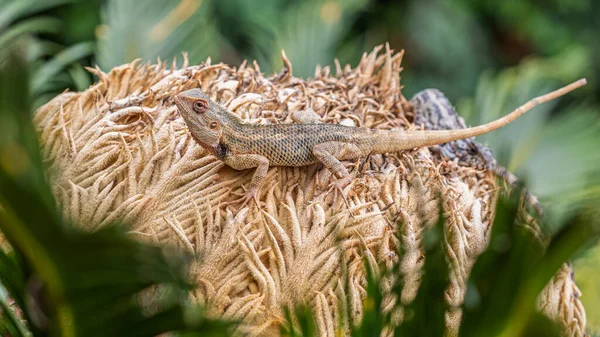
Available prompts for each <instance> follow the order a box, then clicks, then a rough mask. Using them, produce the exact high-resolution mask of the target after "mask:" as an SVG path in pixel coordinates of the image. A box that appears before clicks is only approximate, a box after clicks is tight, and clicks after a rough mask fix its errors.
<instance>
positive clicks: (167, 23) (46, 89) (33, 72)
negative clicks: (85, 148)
mask: <svg viewBox="0 0 600 337" xmlns="http://www.w3.org/2000/svg"><path fill="white" fill-rule="evenodd" d="M599 16H600V2H599V1H595V0H550V1H536V2H531V1H521V0H505V1H501V2H498V1H491V0H484V1H477V0H451V1H441V0H402V1H392V0H264V1H260V2H257V1H252V0H226V1H220V0H144V1H142V0H137V1H136V0H0V50H7V48H8V47H9V46H11V45H13V44H15V43H16V42H19V45H20V48H21V51H20V55H21V56H22V58H23V60H25V61H27V63H28V65H29V70H30V71H29V73H28V75H26V76H27V77H28V79H29V80H30V85H29V87H28V89H27V90H28V91H29V98H28V99H27V101H28V102H30V106H31V107H32V108H35V107H38V106H40V105H41V104H43V103H45V102H47V101H48V100H49V99H50V98H52V97H54V96H55V95H56V94H58V93H60V92H62V91H63V90H65V89H67V88H68V89H70V90H83V89H85V88H86V87H87V86H89V85H90V84H91V83H92V82H93V80H94V79H93V77H92V76H91V75H90V74H89V73H87V72H86V71H85V70H84V66H93V65H95V64H98V65H99V66H100V67H101V68H102V69H103V70H105V71H107V70H109V69H110V68H111V67H113V66H116V65H119V64H123V63H127V62H131V61H132V60H134V59H135V58H142V59H143V60H144V61H152V62H154V61H156V60H157V58H160V59H161V60H167V61H168V62H171V61H172V60H173V59H174V58H178V59H179V64H181V60H182V57H181V52H184V51H187V52H188V53H189V59H190V63H191V64H197V63H199V62H201V61H202V60H204V59H206V58H207V57H209V56H210V57H211V58H212V59H213V61H215V62H219V61H224V62H228V63H231V64H237V63H239V62H241V60H242V59H249V60H253V59H256V60H257V62H258V63H259V65H260V66H261V67H262V69H263V71H265V72H276V71H279V69H280V67H281V57H280V50H281V49H282V48H283V49H285V51H286V53H287V55H288V57H289V58H290V60H291V61H292V64H293V65H294V75H296V76H301V77H305V78H306V77H309V76H311V74H312V73H313V71H314V67H315V65H316V64H321V65H332V64H333V61H332V60H333V59H334V58H335V57H337V58H339V60H340V62H341V63H342V64H345V63H351V64H353V65H354V64H356V62H357V61H358V60H359V58H360V57H361V55H362V53H363V52H364V51H368V50H371V49H372V48H373V47H374V46H375V45H379V44H382V43H384V42H386V41H389V42H390V45H391V47H392V48H393V49H396V50H400V49H404V48H405V49H406V54H405V57H404V60H403V66H404V68H405V70H404V71H403V73H402V83H403V85H404V86H405V90H404V95H405V96H406V97H410V96H411V95H412V94H414V93H415V92H417V91H419V90H421V89H424V88H426V87H436V88H438V89H440V90H442V91H443V92H445V93H446V94H447V96H448V97H450V98H451V100H452V101H453V102H455V104H456V105H457V110H458V112H459V114H461V115H462V116H465V118H466V120H467V121H468V124H471V125H475V124H480V123H482V122H485V121H489V120H492V119H494V118H496V117H498V116H500V115H503V114H506V113H507V112H509V111H510V110H511V109H513V108H514V107H516V106H518V105H520V104H521V103H523V102H525V101H526V100H528V99H529V98H531V97H533V96H535V95H537V94H540V93H542V92H545V91H548V90H549V89H554V88H556V87H558V86H560V85H562V84H565V83H566V82H568V81H571V80H573V79H576V78H578V77H580V76H585V77H587V79H588V82H589V84H588V85H587V86H586V87H584V88H583V89H580V90H578V91H576V92H574V93H572V94H570V95H568V96H566V97H563V98H561V99H560V100H559V101H555V102H552V103H549V104H545V105H543V106H540V107H536V108H535V109H534V110H533V111H531V112H530V113H528V114H527V115H526V116H524V117H522V118H520V119H519V122H518V123H513V124H511V125H509V126H508V127H506V128H503V129H502V130H501V131H498V132H494V133H492V134H488V135H485V136H483V137H481V140H483V141H485V142H487V143H488V144H489V146H490V148H491V149H492V150H493V151H494V153H495V154H496V156H497V157H498V160H499V162H500V163H501V164H503V165H505V166H507V167H508V168H509V169H510V170H512V171H513V172H515V173H516V174H517V176H519V177H522V178H525V179H526V180H527V182H528V186H529V187H530V189H531V190H532V193H533V194H534V195H537V196H539V198H540V200H541V203H542V205H543V206H544V208H545V209H546V211H547V213H549V217H548V218H549V219H550V220H552V223H551V224H550V226H551V227H552V228H553V229H554V231H555V232H559V231H560V230H561V228H560V226H559V224H561V223H564V222H565V221H566V219H570V218H571V217H572V216H573V215H574V214H578V213H579V212H580V211H581V210H586V209H590V208H594V207H596V208H597V205H598V204H600V184H599V180H600V161H599V159H600V158H599V157H600V154H599V152H598V151H597V149H598V148H599V147H600V138H599V137H595V135H597V134H598V131H600V130H599V129H600V118H599V114H600V112H599V111H600V108H599V107H600V86H599V85H598V83H599V80H600V63H599V62H597V60H598V59H600V39H598V37H597V35H598V31H600V20H598V19H597V18H598V17H599ZM5 62H6V60H5V59H4V58H2V59H0V65H2V64H4V63H5ZM23 75H24V74H21V76H23ZM19 98H21V99H25V98H24V97H22V96H19ZM21 110H22V111H23V113H24V114H26V112H28V111H31V110H32V109H21ZM34 162H35V161H34ZM39 186H41V185H39ZM46 198H48V197H46ZM582 256H583V257H582V259H581V260H578V261H576V263H575V265H576V266H587V265H590V263H594V262H593V261H598V258H599V256H600V251H599V250H598V248H595V249H592V250H590V251H589V252H588V253H586V254H583V255H582ZM577 277H578V282H579V284H580V286H581V288H582V291H583V293H584V296H583V297H582V300H583V301H584V304H585V305H586V308H588V310H589V312H590V313H597V312H598V308H600V294H599V293H598V291H597V289H598V287H597V286H596V285H597V284H595V283H594V282H592V281H591V280H596V279H598V278H600V272H599V271H598V270H597V268H585V267H582V268H581V270H579V271H578V272H577ZM5 286H6V284H5ZM2 298H3V292H2V291H1V290H0V299H2ZM0 302H1V301H0ZM588 319H589V322H590V325H591V326H593V327H595V328H596V329H597V330H598V331H600V314H595V315H592V314H590V315H589V317H588Z"/></svg>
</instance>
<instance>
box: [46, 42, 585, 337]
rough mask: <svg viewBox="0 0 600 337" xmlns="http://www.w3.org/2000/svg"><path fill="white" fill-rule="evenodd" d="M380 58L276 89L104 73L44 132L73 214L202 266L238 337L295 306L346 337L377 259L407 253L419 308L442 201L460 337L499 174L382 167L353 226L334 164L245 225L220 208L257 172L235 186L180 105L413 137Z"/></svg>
mask: <svg viewBox="0 0 600 337" xmlns="http://www.w3.org/2000/svg"><path fill="white" fill-rule="evenodd" d="M380 49H381V48H376V50H374V51H373V52H371V53H370V54H368V55H367V54H365V55H364V57H363V59H362V60H361V62H360V64H359V65H358V67H357V68H355V69H351V68H350V67H349V66H346V67H345V68H343V69H341V68H339V67H338V69H335V71H333V73H334V74H331V72H332V71H331V70H330V69H329V68H328V67H325V68H318V69H317V71H316V72H315V77H314V78H313V79H308V80H300V79H297V78H295V77H293V75H292V69H291V65H290V63H289V61H288V60H287V59H285V60H284V63H285V65H286V67H285V68H284V69H283V71H282V72H281V73H280V74H276V75H274V76H271V77H265V76H264V74H262V73H261V72H260V69H258V66H257V65H256V64H254V65H253V66H250V65H248V64H247V63H243V64H242V65H241V66H239V67H238V68H231V67H229V66H227V65H224V64H216V65H213V64H211V62H210V60H208V61H207V62H205V63H203V64H200V65H198V66H188V65H187V64H185V65H184V66H183V67H182V68H181V69H165V66H164V65H162V64H158V65H149V64H148V65H143V66H137V65H136V63H135V62H134V63H132V64H129V65H124V66H121V67H117V68H115V69H112V70H111V71H110V72H109V73H108V74H105V73H103V72H101V71H100V70H95V73H96V74H97V75H98V76H99V78H100V80H99V82H98V83H97V84H96V85H94V86H93V87H91V88H89V89H88V90H86V91H84V92H79V93H64V94H62V95H60V96H58V97H56V98H55V99H54V100H52V101H51V102H49V103H48V104H46V105H45V106H43V107H41V108H40V109H39V110H38V111H37V113H36V115H35V118H34V121H35V124H36V126H37V128H38V130H39V133H40V135H41V139H42V143H43V151H44V156H45V158H46V159H47V160H48V161H49V162H50V163H51V174H52V181H53V189H54V193H55V195H56V197H57V199H58V200H59V202H60V204H61V207H62V210H63V211H64V214H65V215H66V216H67V217H68V218H70V219H72V220H73V221H75V222H77V223H80V224H83V225H84V226H85V227H86V229H87V230H95V229H98V228H100V227H102V226H103V225H104V224H106V223H110V222H112V221H113V220H115V219H124V220H126V221H127V222H128V223H129V224H130V225H131V234H132V235H133V236H136V237H138V238H139V239H140V240H149V241H154V242H157V243H159V244H162V245H167V244H175V245H179V246H180V247H181V248H182V249H183V250H186V251H189V252H192V253H194V254H198V255H199V256H200V257H201V260H200V261H199V262H197V263H195V264H194V265H193V268H192V275H193V277H194V279H195V281H196V282H197V283H198V284H199V285H200V286H199V288H198V289H197V290H196V291H195V292H194V293H193V298H194V300H196V301H197V302H200V303H205V304H207V306H208V309H209V313H210V314H211V315H213V316H216V317H228V318H233V319H240V320H242V321H243V324H242V325H241V326H240V327H239V332H245V333H249V334H250V335H261V334H265V333H269V334H278V332H279V326H278V324H279V323H281V322H282V320H283V317H284V314H283V307H284V306H285V305H288V304H299V303H302V302H304V303H310V305H311V306H312V307H313V309H314V311H315V312H316V313H317V317H318V320H317V324H318V329H319V332H320V334H321V335H331V336H333V334H334V333H335V332H336V331H337V330H338V329H347V328H348V324H352V322H357V321H358V320H359V319H360V317H361V314H362V310H363V309H362V308H363V307H362V306H363V302H362V298H363V296H364V295H365V283H364V270H363V265H362V263H363V257H364V256H365V254H366V255H368V257H370V258H372V259H374V260H376V261H378V262H382V263H385V264H392V263H394V262H396V261H397V259H398V258H397V257H396V255H395V254H394V252H395V251H396V248H397V246H398V244H401V245H403V248H404V251H405V254H404V255H403V256H402V258H401V260H400V261H398V262H399V263H400V264H401V269H402V271H403V274H404V275H405V287H404V292H403V294H402V298H401V299H400V300H401V301H402V303H408V302H410V301H411V300H412V299H414V297H415V295H416V291H417V289H418V286H419V279H420V273H421V270H422V264H423V259H422V256H421V250H420V247H421V238H422V232H423V229H424V228H426V227H429V226H432V225H433V224H435V223H436V221H437V216H438V212H437V205H438V202H437V201H436V199H435V197H436V196H437V195H441V196H443V203H442V204H443V208H444V212H443V214H444V216H445V217H446V218H447V219H446V220H447V221H446V228H445V231H446V237H447V240H448V258H449V261H450V262H451V272H450V273H451V274H450V286H449V288H448V290H447V296H446V299H445V300H446V301H447V303H448V304H449V306H450V308H451V309H450V310H449V311H448V313H447V317H446V318H447V319H446V325H447V329H448V332H450V334H452V333H453V332H456V330H457V329H458V325H459V322H460V317H461V309H460V307H461V305H462V303H463V299H464V297H465V282H466V278H467V277H468V274H469V271H470V269H471V267H472V265H473V263H474V261H475V259H476V257H477V256H478V255H479V254H480V253H481V252H482V251H483V250H484V249H485V248H486V247H487V244H488V237H489V234H490V224H491V221H492V218H493V209H494V205H495V201H496V196H497V192H496V191H497V188H498V186H496V182H495V178H494V176H493V174H492V173H491V172H477V171H475V170H474V169H471V168H468V167H461V166H458V165H456V164H454V163H451V162H445V163H440V162H439V161H438V160H437V159H435V158H433V157H432V156H431V154H430V153H429V151H428V150H427V149H421V150H418V151H405V152H403V153H397V154H389V155H386V156H373V157H371V158H370V159H369V160H368V161H367V162H366V164H365V165H361V164H362V162H359V163H357V165H355V166H354V169H353V170H352V171H353V172H354V174H355V176H356V177H357V178H355V179H354V181H353V183H352V184H351V185H350V187H349V188H347V189H346V190H345V193H346V194H347V195H346V196H347V199H348V202H349V204H350V207H351V209H352V213H353V214H352V216H351V215H350V212H349V211H348V208H347V206H346V204H345V202H344V200H343V199H342V198H341V197H337V198H336V196H335V194H334V193H327V190H328V185H329V183H330V182H331V179H332V177H331V176H330V174H329V173H328V171H327V170H325V169H324V168H323V167H321V166H320V165H312V166H309V167H302V168H271V169H270V170H269V174H268V176H267V181H266V183H265V186H264V187H263V189H262V195H261V198H260V199H261V200H262V202H263V205H262V210H263V212H261V211H260V210H259V209H257V208H256V207H252V208H250V209H246V210H243V211H241V212H239V213H238V214H237V215H234V214H233V213H232V212H230V211H228V210H226V209H225V207H223V206H221V204H223V203H224V202H227V201H228V200H230V199H233V198H236V196H235V195H233V194H232V192H242V185H243V184H246V183H247V182H248V180H249V177H250V175H251V174H252V172H251V171H250V172H238V171H233V170H231V169H229V168H228V167H226V166H224V165H223V164H222V163H221V162H219V161H217V160H216V159H215V158H214V157H212V156H210V155H208V154H207V153H206V152H204V150H203V149H202V148H201V147H200V146H198V145H197V144H196V143H195V142H194V140H193V139H192V138H191V136H190V135H189V133H188V132H186V126H185V123H184V122H183V120H182V119H181V117H180V116H179V114H178V113H177V110H176V108H175V106H174V104H173V100H172V97H173V95H174V94H176V93H178V92H181V91H183V90H187V89H190V88H192V87H196V86H198V84H200V85H201V87H202V89H203V90H204V91H205V92H207V93H209V94H210V95H211V96H212V97H213V98H214V99H215V100H216V101H219V102H221V103H222V104H224V105H225V106H226V107H228V108H229V109H230V111H233V112H236V113H238V114H239V115H240V116H241V117H242V118H244V119H246V120H248V121H256V122H258V121H259V119H260V120H262V122H279V123H288V122H291V116H290V115H291V113H292V112H293V111H296V110H309V109H312V110H314V111H315V112H316V113H318V114H319V115H320V116H322V120H323V121H326V122H342V121H343V122H344V123H346V124H347V123H350V124H354V125H357V124H359V125H361V126H366V127H371V128H381V129H390V128H414V126H412V125H411V124H410V122H409V121H410V120H411V119H412V116H411V115H410V113H409V112H407V111H405V110H404V109H403V102H406V100H405V99H404V97H403V96H402V94H401V92H400V89H401V85H400V77H399V72H400V70H401V68H400V62H401V59H402V53H398V54H392V53H391V51H389V50H387V49H386V51H385V53H383V54H379V53H378V52H379V51H380ZM399 223H402V224H403V225H402V226H401V227H399V226H398V225H397V224H399ZM532 228H535V225H533V227H532ZM397 234H399V235H398V236H397ZM338 237H341V238H342V243H343V244H342V245H341V250H340V245H339V242H338V241H337V238H338ZM397 237H399V238H400V239H399V240H398V239H397ZM365 246H366V247H368V249H365ZM340 254H343V257H344V259H340ZM340 261H344V263H346V266H344V267H343V268H342V266H341V265H340V263H341V262H340ZM565 268H568V267H565ZM343 269H344V270H347V271H348V273H349V277H350V282H348V283H347V285H346V284H344V282H342V281H341V279H340V275H341V271H342V270H343ZM565 270H566V269H565ZM558 285H560V287H559V286H558ZM565 289H566V290H565ZM565 291H566V292H567V293H569V294H576V295H578V290H577V287H576V286H575V284H574V283H573V281H572V280H571V279H570V277H569V276H568V273H566V272H563V271H561V272H560V273H559V274H557V276H556V278H555V280H553V282H552V284H551V285H550V286H549V287H548V288H547V289H546V290H545V291H544V292H543V294H542V296H541V297H540V305H541V307H542V310H544V311H546V312H547V313H548V314H549V315H550V316H551V317H552V318H554V319H555V320H557V321H560V322H561V323H563V324H564V326H565V329H566V331H567V332H568V334H570V335H573V336H582V335H583V331H584V327H585V312H584V310H583V307H582V305H581V303H580V301H579V299H578V296H563V295H564V294H563V293H564V292H565ZM339 298H348V299H349V300H348V301H341V302H340V301H337V299H339ZM394 301H396V300H395V299H393V298H387V299H386V300H385V303H384V305H385V306H386V307H391V304H392V303H393V302H394ZM338 303H343V305H345V306H347V308H346V309H347V311H346V312H349V313H350V317H349V319H348V320H345V319H341V320H339V319H338V317H337V315H338V313H339V312H340V311H339V310H338V308H337V306H338ZM349 321H350V322H349ZM338 322H342V323H341V324H342V326H339V325H338ZM346 331H347V330H346Z"/></svg>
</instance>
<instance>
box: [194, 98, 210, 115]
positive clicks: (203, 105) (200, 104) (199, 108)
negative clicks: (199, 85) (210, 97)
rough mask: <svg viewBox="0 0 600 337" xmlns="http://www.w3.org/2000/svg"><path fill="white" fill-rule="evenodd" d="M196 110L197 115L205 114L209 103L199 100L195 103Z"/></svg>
mask: <svg viewBox="0 0 600 337" xmlns="http://www.w3.org/2000/svg"><path fill="white" fill-rule="evenodd" d="M194 110H195V111H196V112H197V113H200V114H201V113H204V112H205V111H206V110H208V103H207V102H206V101H202V100H198V101H195V102H194Z"/></svg>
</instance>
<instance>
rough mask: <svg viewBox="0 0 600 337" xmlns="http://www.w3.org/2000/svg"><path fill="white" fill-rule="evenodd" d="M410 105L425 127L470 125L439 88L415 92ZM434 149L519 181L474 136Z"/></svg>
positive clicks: (508, 180)
mask: <svg viewBox="0 0 600 337" xmlns="http://www.w3.org/2000/svg"><path fill="white" fill-rule="evenodd" d="M410 105H411V106H412V108H413V111H414V113H415V119H414V124H416V125H422V126H423V127H424V128H425V129H426V130H457V129H465V128H466V127H467V126H466V124H465V120H464V119H463V118H462V117H460V116H459V115H458V113H457V112H456V110H455V109H454V107H453V106H452V103H450V100H448V98H447V97H446V96H445V95H444V94H443V93H442V92H441V91H439V90H437V89H425V90H422V91H420V92H418V93H416V94H415V95H414V96H413V98H411V100H410ZM432 150H433V151H434V152H437V153H439V154H440V155H441V156H442V157H443V158H445V159H447V160H451V161H456V162H457V164H458V165H461V166H468V167H473V168H475V169H478V170H491V171H493V172H494V173H495V174H496V175H497V176H499V177H500V178H502V179H503V180H504V181H505V182H506V183H507V184H508V185H509V186H515V185H516V184H517V183H518V179H517V177H516V176H515V175H514V174H512V173H511V172H510V171H508V169H506V168H505V167H503V166H499V165H498V164H497V162H496V159H495V158H494V155H493V154H492V151H491V150H490V149H489V148H488V147H487V146H485V145H483V144H481V143H479V142H477V141H475V139H473V138H465V139H459V140H455V141H452V142H449V143H444V144H439V145H434V146H432ZM523 196H524V198H525V200H526V201H527V202H528V203H529V204H530V205H531V206H532V207H533V208H534V210H535V211H536V212H537V213H538V214H539V215H540V216H541V215H543V209H542V206H541V205H540V203H539V201H538V200H537V198H536V197H535V196H533V195H532V194H531V193H529V191H527V190H524V191H523Z"/></svg>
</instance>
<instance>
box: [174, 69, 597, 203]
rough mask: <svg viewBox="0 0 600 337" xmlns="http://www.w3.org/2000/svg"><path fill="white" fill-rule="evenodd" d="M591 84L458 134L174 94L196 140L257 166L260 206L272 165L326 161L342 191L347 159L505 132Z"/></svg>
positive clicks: (252, 188)
mask: <svg viewBox="0 0 600 337" xmlns="http://www.w3.org/2000/svg"><path fill="white" fill-rule="evenodd" d="M585 84H586V80H585V79H580V80H579V81H576V82H573V83H571V84H569V85H567V86H565V87H562V88H560V89H558V90H555V91H553V92H550V93H548V94H545V95H542V96H539V97H536V98H534V99H532V100H530V101H528V102H527V103H525V104H524V105H522V106H520V107H519V108H517V109H516V110H514V111H513V112H511V113H510V114H508V115H506V116H504V117H501V118H499V119H497V120H495V121H492V122H490V123H487V124H483V125H480V126H476V127H471V128H467V129H459V130H382V129H370V128H363V127H350V126H344V125H339V124H327V123H307V124H295V123H294V124H292V123H290V124H269V125H255V124H248V123H244V122H243V121H242V120H241V119H240V118H239V117H238V116H237V115H235V114H233V113H231V112H229V111H227V109H225V108H224V107H222V106H221V105H219V104H217V103H215V102H214V101H212V100H211V99H210V98H209V97H208V96H207V95H206V94H205V93H204V92H203V91H202V90H201V89H198V88H197V89H190V90H187V91H184V92H182V93H179V94H177V95H175V97H174V100H175V104H176V105H177V108H178V110H179V112H180V114H181V115H182V117H183V119H184V120H185V122H186V124H187V127H188V129H189V132H190V134H191V135H192V137H193V138H194V139H195V140H196V142H198V144H199V145H201V146H202V147H203V148H205V149H206V150H207V151H208V152H210V153H211V154H212V155H214V156H215V157H216V158H217V159H219V160H221V161H223V162H224V163H225V164H226V165H228V166H230V167H231V168H233V169H235V170H245V169H251V168H255V172H254V175H253V176H252V179H251V181H250V185H249V188H248V189H247V191H246V194H245V196H244V197H243V198H241V199H240V201H242V202H243V204H246V203H247V202H248V201H250V200H254V201H255V202H256V204H257V205H259V203H258V199H257V196H258V192H259V191H260V188H261V186H262V184H263V182H264V180H265V177H266V175H267V171H268V169H269V166H296V167H297V166H306V165H311V164H314V163H318V162H320V163H322V164H323V165H324V166H325V167H326V168H327V169H328V170H329V171H330V172H331V173H332V174H333V175H334V176H335V177H336V178H337V181H336V182H335V183H334V186H335V187H336V188H337V189H339V190H341V189H342V188H343V187H344V186H346V185H348V184H349V183H350V181H351V176H350V173H349V172H348V170H347V169H346V167H345V166H344V165H343V164H342V163H341V161H342V160H349V159H358V158H361V157H362V158H364V157H366V156H369V155H371V154H383V153H390V152H398V151H402V150H408V149H414V148H418V147H424V146H432V145H438V144H443V143H448V142H451V141H454V140H458V139H465V138H471V137H475V136H477V135H481V134H484V133H487V132H490V131H493V130H496V129H498V128H501V127H503V126H505V125H507V124H508V123H510V122H512V121H513V120H515V119H516V118H517V117H519V116H521V115H522V114H524V113H525V112H527V111H529V110H531V109H532V108H533V107H535V106H536V105H538V104H541V103H544V102H547V101H550V100H552V99H554V98H556V97H559V96H562V95H564V94H566V93H568V92H570V91H572V90H574V89H576V88H579V87H581V86H583V85H585Z"/></svg>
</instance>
